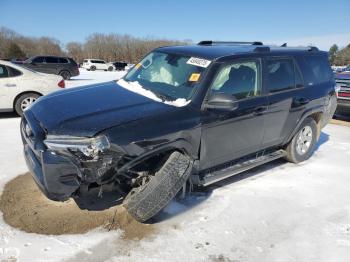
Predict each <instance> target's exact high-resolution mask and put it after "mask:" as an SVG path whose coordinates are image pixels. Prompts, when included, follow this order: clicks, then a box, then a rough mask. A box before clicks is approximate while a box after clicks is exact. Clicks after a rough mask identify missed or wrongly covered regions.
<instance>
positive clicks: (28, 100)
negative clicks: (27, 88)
mask: <svg viewBox="0 0 350 262" xmlns="http://www.w3.org/2000/svg"><path fill="white" fill-rule="evenodd" d="M35 100H36V97H32V96H30V97H26V98H25V99H23V100H22V102H21V109H22V111H24V110H25V109H26V108H28V107H29V106H30V105H31V104H33V103H34V102H35Z"/></svg>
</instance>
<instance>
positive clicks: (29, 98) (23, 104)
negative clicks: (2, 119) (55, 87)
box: [15, 93, 40, 116]
mask: <svg viewBox="0 0 350 262" xmlns="http://www.w3.org/2000/svg"><path fill="white" fill-rule="evenodd" d="M39 97H40V96H39V95H38V94H35V93H27V94H23V95H21V96H19V97H18V98H17V100H16V102H15V111H16V113H17V114H18V115H20V116H22V115H23V111H24V110H25V109H27V108H28V107H29V106H30V105H31V104H33V103H34V102H35V100H37V99H38V98H39Z"/></svg>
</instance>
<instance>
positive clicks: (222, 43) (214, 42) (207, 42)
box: [198, 40, 263, 45]
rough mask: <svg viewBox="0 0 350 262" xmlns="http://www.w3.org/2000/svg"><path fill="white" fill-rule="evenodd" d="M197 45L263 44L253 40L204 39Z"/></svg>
mask: <svg viewBox="0 0 350 262" xmlns="http://www.w3.org/2000/svg"><path fill="white" fill-rule="evenodd" d="M198 45H263V43H262V42H259V41H254V42H242V41H212V40H205V41H200V42H199V43H198Z"/></svg>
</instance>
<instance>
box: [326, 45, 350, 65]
mask: <svg viewBox="0 0 350 262" xmlns="http://www.w3.org/2000/svg"><path fill="white" fill-rule="evenodd" d="M329 61H330V63H331V64H332V65H336V66H345V65H350V44H348V45H347V46H346V47H344V48H342V49H339V47H338V46H337V45H336V44H334V45H332V46H331V48H330V49H329Z"/></svg>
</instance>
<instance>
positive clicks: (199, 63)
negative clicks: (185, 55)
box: [187, 57, 211, 68]
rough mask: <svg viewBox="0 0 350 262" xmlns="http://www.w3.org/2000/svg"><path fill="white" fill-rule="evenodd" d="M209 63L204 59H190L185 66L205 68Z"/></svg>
mask: <svg viewBox="0 0 350 262" xmlns="http://www.w3.org/2000/svg"><path fill="white" fill-rule="evenodd" d="M210 62H211V61H209V60H206V59H202V58H197V57H191V58H190V59H188V61H187V64H189V65H195V66H200V67H204V68H207V67H208V66H209V65H210Z"/></svg>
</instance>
